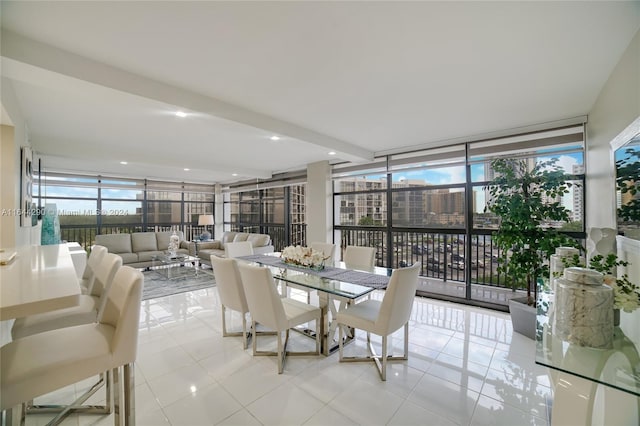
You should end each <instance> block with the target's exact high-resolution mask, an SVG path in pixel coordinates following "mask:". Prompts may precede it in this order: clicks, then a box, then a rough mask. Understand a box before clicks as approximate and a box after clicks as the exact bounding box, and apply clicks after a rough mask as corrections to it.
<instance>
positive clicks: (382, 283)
mask: <svg viewBox="0 0 640 426" xmlns="http://www.w3.org/2000/svg"><path fill="white" fill-rule="evenodd" d="M239 259H243V260H248V261H251V262H258V263H262V264H265V265H269V266H276V267H277V266H280V267H283V268H287V269H293V270H296V271H301V272H306V273H308V274H312V275H318V276H320V277H322V278H328V279H332V280H338V281H344V282H347V283H351V284H358V285H363V286H367V287H372V288H379V289H384V288H387V284H389V277H388V276H386V275H378V274H372V273H370V272H365V271H356V270H353V269H342V268H336V267H333V266H325V267H324V269H321V270H319V271H316V270H314V269H308V268H301V267H297V266H294V265H290V264H288V263H284V262H283V261H282V259H281V258H279V257H276V256H268V255H264V254H253V255H250V256H241V257H239Z"/></svg>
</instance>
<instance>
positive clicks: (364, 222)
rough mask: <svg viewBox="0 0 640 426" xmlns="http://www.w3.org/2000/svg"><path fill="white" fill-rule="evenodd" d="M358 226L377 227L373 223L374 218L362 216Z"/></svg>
mask: <svg viewBox="0 0 640 426" xmlns="http://www.w3.org/2000/svg"><path fill="white" fill-rule="evenodd" d="M358 225H362V226H371V225H375V223H374V222H373V218H372V217H369V216H362V217H361V218H360V220H359V221H358Z"/></svg>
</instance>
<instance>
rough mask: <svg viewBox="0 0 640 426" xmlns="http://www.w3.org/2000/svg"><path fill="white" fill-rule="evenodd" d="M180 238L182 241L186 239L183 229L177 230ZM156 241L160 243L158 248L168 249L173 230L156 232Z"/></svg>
mask: <svg viewBox="0 0 640 426" xmlns="http://www.w3.org/2000/svg"><path fill="white" fill-rule="evenodd" d="M175 232H176V235H177V236H178V238H180V242H182V241H183V240H184V236H183V235H182V231H175ZM155 234H156V242H157V244H158V250H162V251H164V250H168V249H169V238H170V237H171V235H173V231H163V232H156V233H155Z"/></svg>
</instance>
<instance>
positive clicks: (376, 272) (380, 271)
mask: <svg viewBox="0 0 640 426" xmlns="http://www.w3.org/2000/svg"><path fill="white" fill-rule="evenodd" d="M251 257H252V260H244V261H248V262H251V263H254V264H259V265H262V266H264V267H266V268H269V269H270V270H271V274H272V275H273V277H274V278H276V279H279V280H283V281H286V282H289V283H292V284H297V285H300V286H303V287H306V288H310V289H313V290H318V291H323V292H326V293H329V294H331V295H333V296H338V297H343V298H347V299H358V298H360V297H362V296H364V295H366V294H369V293H371V292H372V291H373V290H374V289H375V288H374V286H367V285H361V284H357V283H354V282H348V281H346V280H345V279H338V278H332V277H326V276H322V275H321V274H322V271H313V270H308V271H305V270H300V269H299V268H293V267H288V266H287V265H284V264H282V263H280V262H278V263H277V264H274V261H273V260H272V259H271V258H272V256H265V257H263V258H262V259H261V258H260V257H259V256H251ZM239 260H243V259H239ZM334 267H335V268H339V269H340V270H341V271H342V272H344V273H343V274H339V276H347V274H348V273H349V272H353V273H355V274H358V273H360V275H358V276H357V277H356V278H358V279H359V280H362V279H366V274H369V275H370V276H371V278H374V276H377V277H389V276H390V275H391V272H392V270H391V269H389V268H380V267H374V268H359V269H355V268H354V269H351V268H347V267H346V265H344V263H342V262H336V263H335V265H334ZM365 269H368V270H365ZM336 276H338V275H336Z"/></svg>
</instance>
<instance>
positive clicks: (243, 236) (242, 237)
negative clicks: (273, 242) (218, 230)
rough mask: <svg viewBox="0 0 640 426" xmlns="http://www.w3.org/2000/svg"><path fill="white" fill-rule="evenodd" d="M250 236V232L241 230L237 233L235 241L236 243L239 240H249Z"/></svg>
mask: <svg viewBox="0 0 640 426" xmlns="http://www.w3.org/2000/svg"><path fill="white" fill-rule="evenodd" d="M248 236H249V234H247V233H246V232H239V233H237V234H236V236H235V237H233V242H234V243H238V242H242V241H247V237H248Z"/></svg>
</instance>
